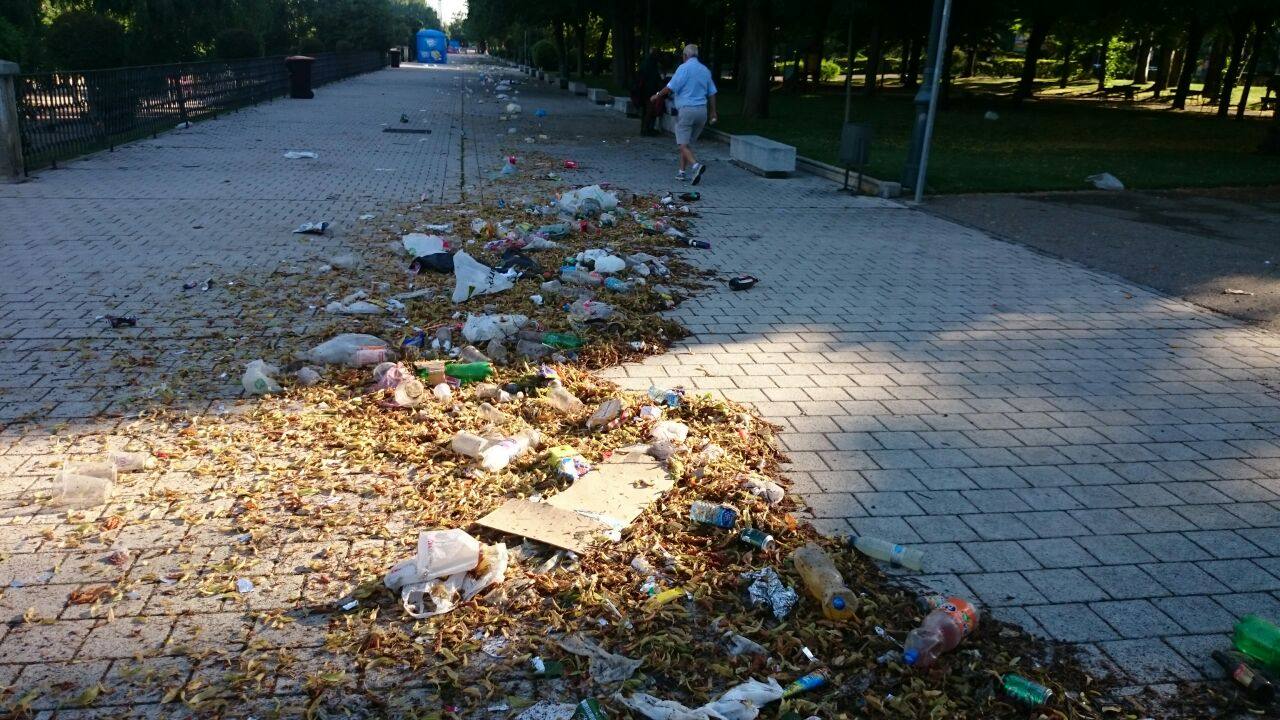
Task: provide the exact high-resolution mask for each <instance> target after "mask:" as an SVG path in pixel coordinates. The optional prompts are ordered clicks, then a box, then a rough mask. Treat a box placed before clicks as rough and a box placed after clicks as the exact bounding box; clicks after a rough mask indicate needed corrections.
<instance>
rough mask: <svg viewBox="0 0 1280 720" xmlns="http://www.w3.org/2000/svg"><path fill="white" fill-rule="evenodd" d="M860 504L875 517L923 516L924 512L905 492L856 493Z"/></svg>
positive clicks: (855, 495)
mask: <svg viewBox="0 0 1280 720" xmlns="http://www.w3.org/2000/svg"><path fill="white" fill-rule="evenodd" d="M854 498H856V499H857V501H858V504H859V505H861V506H862V507H863V508H865V509H866V511H867V513H868V514H870V515H873V516H881V515H889V516H894V517H899V516H902V515H923V514H924V511H923V510H921V509H920V506H918V505H916V504H915V503H914V502H913V501H912V500H911V497H910V496H909V495H907V493H903V492H869V493H854Z"/></svg>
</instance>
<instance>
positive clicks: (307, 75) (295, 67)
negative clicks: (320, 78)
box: [284, 55, 316, 100]
mask: <svg viewBox="0 0 1280 720" xmlns="http://www.w3.org/2000/svg"><path fill="white" fill-rule="evenodd" d="M315 61H316V59H315V58H313V57H307V56H306V55H291V56H289V57H287V58H285V59H284V66H285V67H287V68H288V69H289V97H291V98H294V99H295V100H310V99H311V98H313V97H315V96H316V94H315V93H313V92H311V66H312V65H314V64H315Z"/></svg>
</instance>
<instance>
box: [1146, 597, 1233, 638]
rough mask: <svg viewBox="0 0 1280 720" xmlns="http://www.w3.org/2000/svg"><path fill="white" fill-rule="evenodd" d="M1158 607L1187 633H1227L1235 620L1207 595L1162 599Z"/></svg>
mask: <svg viewBox="0 0 1280 720" xmlns="http://www.w3.org/2000/svg"><path fill="white" fill-rule="evenodd" d="M1158 607H1159V608H1160V610H1161V611H1162V612H1164V614H1166V615H1168V616H1169V617H1171V618H1173V619H1174V620H1175V621H1176V622H1177V623H1178V624H1179V625H1181V626H1182V627H1183V628H1184V629H1185V630H1186V631H1187V632H1189V633H1204V632H1216V633H1229V632H1231V629H1232V627H1234V625H1235V623H1236V620H1237V618H1236V616H1235V615H1232V614H1231V613H1230V612H1227V610H1226V608H1224V607H1222V606H1221V605H1219V604H1218V603H1217V602H1215V601H1214V599H1213V598H1212V597H1210V596H1208V595H1183V596H1177V597H1168V598H1162V599H1161V600H1159V601H1158Z"/></svg>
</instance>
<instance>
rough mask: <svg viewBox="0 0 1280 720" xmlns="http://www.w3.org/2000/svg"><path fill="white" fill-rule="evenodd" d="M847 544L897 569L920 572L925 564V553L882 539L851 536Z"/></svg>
mask: <svg viewBox="0 0 1280 720" xmlns="http://www.w3.org/2000/svg"><path fill="white" fill-rule="evenodd" d="M847 543H848V545H849V547H851V548H856V549H857V550H858V552H861V553H862V554H863V555H867V556H868V557H872V558H875V559H876V560H879V561H881V562H887V563H889V564H890V565H894V566H896V567H904V568H907V569H909V570H915V571H916V572H920V566H921V564H922V563H923V562H924V553H923V552H921V551H920V550H917V549H916V548H908V547H904V546H902V545H895V544H894V543H891V542H889V541H888V540H881V539H880V538H874V537H867V536H866V535H850V536H849V539H848V541H847Z"/></svg>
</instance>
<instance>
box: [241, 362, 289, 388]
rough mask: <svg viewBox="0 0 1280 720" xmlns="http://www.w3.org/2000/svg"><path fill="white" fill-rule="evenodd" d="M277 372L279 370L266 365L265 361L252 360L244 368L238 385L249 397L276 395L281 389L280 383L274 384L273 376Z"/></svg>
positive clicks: (273, 366)
mask: <svg viewBox="0 0 1280 720" xmlns="http://www.w3.org/2000/svg"><path fill="white" fill-rule="evenodd" d="M279 372H280V368H278V367H276V366H275V365H268V364H267V362H266V361H265V360H254V361H253V362H251V363H249V364H248V366H246V367H245V369H244V375H243V376H241V378H240V384H241V385H243V386H244V391H245V392H247V393H249V394H250V395H265V394H267V393H278V392H280V389H281V388H280V383H278V382H276V380H275V377H274V376H275V375H276V374H277V373H279Z"/></svg>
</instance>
